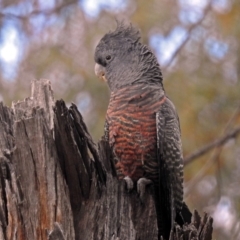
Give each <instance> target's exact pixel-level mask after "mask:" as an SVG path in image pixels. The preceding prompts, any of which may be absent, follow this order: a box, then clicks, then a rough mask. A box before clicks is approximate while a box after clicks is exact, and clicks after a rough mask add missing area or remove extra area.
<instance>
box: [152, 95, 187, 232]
mask: <svg viewBox="0 0 240 240" xmlns="http://www.w3.org/2000/svg"><path fill="white" fill-rule="evenodd" d="M156 121H157V146H158V159H159V167H160V179H159V181H160V183H159V184H160V195H162V197H165V198H166V200H165V202H163V203H165V205H168V206H165V207H166V208H168V211H170V213H171V216H169V218H171V220H170V219H169V220H170V221H171V229H172V228H173V224H174V221H175V217H176V213H177V212H179V211H181V207H182V202H183V157H182V144H181V132H180V125H179V119H178V115H177V112H176V110H175V107H174V105H173V103H172V102H171V101H170V100H169V99H168V98H166V101H165V102H164V103H163V104H162V106H161V109H160V110H159V112H158V113H157V114H156ZM161 191H162V193H161ZM164 194H165V195H168V196H163V195H164ZM169 208H170V209H169Z"/></svg>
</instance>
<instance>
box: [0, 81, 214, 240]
mask: <svg viewBox="0 0 240 240" xmlns="http://www.w3.org/2000/svg"><path fill="white" fill-rule="evenodd" d="M0 166H1V167H0V240H12V239H17V240H28V239H29V240H34V239H44V240H45V239H51V240H58V239H59V240H63V239H65V240H72V239H73V240H74V239H77V240H98V239H99V240H100V239H104V240H116V239H119V240H125V239H126V240H140V239H141V240H148V239H149V240H154V239H156V240H157V239H158V229H157V220H156V213H155V206H154V199H153V194H152V191H153V190H152V189H151V187H149V188H148V189H147V193H146V199H145V202H144V204H142V203H141V202H140V200H139V197H138V195H137V193H136V191H135V190H134V191H132V192H130V193H128V192H127V191H126V189H125V185H124V183H123V182H121V181H118V179H117V177H116V172H115V169H114V165H113V162H112V160H111V151H110V149H109V146H108V144H107V142H105V141H104V140H101V141H100V142H99V143H98V146H97V145H96V144H95V143H94V142H93V140H92V138H91V136H90V134H89V133H88V131H87V128H86V125H85V123H84V122H83V119H82V116H81V114H80V113H79V112H78V110H77V107H76V106H75V105H74V104H72V105H71V106H70V107H69V108H67V107H66V105H65V103H64V101H62V100H60V101H57V102H56V103H54V99H53V92H52V90H51V86H50V82H49V81H48V80H40V81H34V82H33V84H32V94H31V97H30V98H27V99H25V100H24V101H22V102H17V103H14V104H13V106H12V108H8V107H6V106H4V105H3V104H2V103H1V104H0ZM211 235H212V218H211V217H208V216H207V215H206V214H205V215H204V217H203V218H202V220H201V218H200V217H199V215H198V213H197V212H196V211H195V212H194V214H193V219H192V223H191V224H189V225H186V226H183V228H181V227H179V226H176V228H175V231H174V233H173V234H172V236H171V239H202V240H203V239H205V240H209V239H211Z"/></svg>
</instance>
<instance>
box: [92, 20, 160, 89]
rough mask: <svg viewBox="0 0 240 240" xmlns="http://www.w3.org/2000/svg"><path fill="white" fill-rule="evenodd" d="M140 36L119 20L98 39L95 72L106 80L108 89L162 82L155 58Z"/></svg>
mask: <svg viewBox="0 0 240 240" xmlns="http://www.w3.org/2000/svg"><path fill="white" fill-rule="evenodd" d="M139 40H140V33H139V31H138V30H137V29H136V28H134V27H133V26H132V25H129V26H125V25H124V24H123V23H118V25H117V28H116V30H115V31H113V32H109V33H107V34H106V35H105V36H103V38H102V39H101V40H100V42H99V43H98V45H97V47H96V50H95V56H94V58H95V62H96V64H95V73H96V75H97V76H98V77H100V78H102V79H104V80H105V81H106V82H107V83H108V85H109V88H110V90H111V91H115V90H116V89H119V88H121V87H124V86H128V85H133V84H140V83H149V84H150V85H151V84H158V85H161V86H162V74H161V71H160V68H159V64H158V62H157V59H156V57H155V56H154V54H153V53H152V51H151V50H150V49H149V48H148V47H147V46H146V45H144V44H142V43H140V41H139Z"/></svg>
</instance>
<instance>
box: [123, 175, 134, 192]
mask: <svg viewBox="0 0 240 240" xmlns="http://www.w3.org/2000/svg"><path fill="white" fill-rule="evenodd" d="M124 181H125V183H126V186H127V190H128V192H130V191H131V190H132V189H133V186H134V184H133V180H132V179H131V178H130V177H129V176H126V177H125V178H124Z"/></svg>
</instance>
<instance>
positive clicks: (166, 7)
mask: <svg viewBox="0 0 240 240" xmlns="http://www.w3.org/2000/svg"><path fill="white" fill-rule="evenodd" d="M115 19H120V20H125V22H132V23H133V25H135V26H136V27H138V28H139V29H141V34H142V42H143V43H145V44H148V45H149V46H150V47H151V49H152V50H153V51H154V52H155V54H156V55H157V57H158V60H159V63H160V65H161V68H162V72H163V76H164V86H165V90H166V92H167V94H168V96H169V97H170V98H171V100H172V101H173V102H174V104H175V105H176V108H177V110H178V113H179V117H180V122H181V129H182V141H183V150H184V156H185V157H186V158H185V160H186V164H185V198H186V202H187V203H188V204H189V206H190V208H191V209H192V210H193V209H197V210H198V211H199V212H200V213H201V214H202V213H203V212H208V213H209V214H210V215H212V216H213V218H214V239H219V240H223V239H227V238H228V239H240V147H239V146H240V137H238V133H240V131H239V127H240V81H239V75H240V0H235V1H234V0H148V1H146V0H138V1H137V0H115V1H114V0H107V1H105V0H88V1H87V0H48V1H46V0H2V1H1V2H0V26H1V28H0V101H3V102H4V103H5V104H6V105H8V106H10V105H11V103H12V101H17V100H22V99H24V98H25V97H27V96H29V95H30V82H31V81H32V80H33V79H39V78H47V79H49V80H51V82H52V88H53V89H54V93H55V99H60V98H61V99H63V100H64V101H65V102H66V103H67V104H68V105H69V104H70V103H71V102H74V103H76V104H77V106H78V108H79V110H80V111H81V112H82V114H83V116H84V119H85V122H86V123H87V125H88V127H89V130H90V132H91V134H92V135H93V137H94V139H95V140H98V139H99V138H100V137H101V136H102V134H103V125H104V119H105V112H106V109H107V104H108V98H109V91H108V87H107V86H106V85H105V84H104V83H103V82H101V81H99V80H98V79H97V77H96V76H95V75H94V60H93V54H94V49H95V46H96V44H97V43H98V41H99V40H100V38H101V37H102V36H103V35H104V34H105V33H107V32H108V31H110V30H114V29H115V27H116V21H115ZM237 129H238V131H237ZM239 135H240V134H239ZM221 140H222V142H221ZM219 143H221V144H219ZM205 145H207V146H209V149H210V151H208V152H206V154H203V153H204V151H202V147H203V146H205ZM213 146H215V147H214V148H212V147H213ZM198 150H200V154H199V156H195V157H194V156H193V155H192V154H193V153H195V152H196V151H198ZM203 150H204V149H203Z"/></svg>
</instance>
